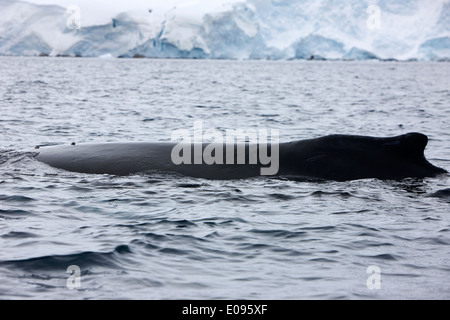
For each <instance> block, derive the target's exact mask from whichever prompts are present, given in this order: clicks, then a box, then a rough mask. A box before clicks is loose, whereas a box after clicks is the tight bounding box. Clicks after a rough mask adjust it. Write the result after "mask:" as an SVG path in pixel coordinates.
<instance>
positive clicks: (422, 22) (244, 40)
mask: <svg viewBox="0 0 450 320" xmlns="http://www.w3.org/2000/svg"><path fill="white" fill-rule="evenodd" d="M70 4H71V5H75V6H77V7H78V8H79V27H78V28H75V27H73V26H74V25H73V24H72V25H71V24H70V23H68V22H69V19H71V18H72V17H71V14H73V12H69V11H68V6H69V5H70ZM0 55H13V56H24V55H25V56H33V55H35V56H37V55H42V56H80V57H116V58H118V57H149V58H198V59H307V60H311V59H314V60H324V59H326V60H330V59H331V60H367V59H379V60H386V59H396V60H446V61H447V60H450V0H433V1H425V0H378V1H354V0H341V1H337V0H316V1H306V0H234V1H233V0H154V1H139V0H138V1H117V2H116V1H114V2H112V1H106V0H102V1H87V0H72V1H69V0H66V1H56V0H29V1H28V2H26V1H20V0H1V1H0Z"/></svg>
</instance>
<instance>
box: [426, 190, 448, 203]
mask: <svg viewBox="0 0 450 320" xmlns="http://www.w3.org/2000/svg"><path fill="white" fill-rule="evenodd" d="M429 197H432V198H439V199H444V200H448V201H450V188H447V189H442V190H438V191H436V192H434V193H432V194H430V195H429Z"/></svg>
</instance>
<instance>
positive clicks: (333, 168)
mask: <svg viewBox="0 0 450 320" xmlns="http://www.w3.org/2000/svg"><path fill="white" fill-rule="evenodd" d="M427 143H428V138H427V136H425V135H423V134H421V133H408V134H404V135H400V136H396V137H389V138H378V137H368V136H353V135H330V136H325V137H320V138H315V139H308V140H300V141H293V142H288V143H280V144H279V170H278V172H277V174H276V175H277V176H286V177H295V178H297V179H302V178H305V179H318V180H336V181H345V180H355V179H364V178H378V179H403V178H408V177H417V178H423V177H431V176H436V175H438V174H441V173H446V172H447V171H446V170H444V169H442V168H438V167H436V166H434V165H432V164H431V163H429V162H428V161H427V160H426V158H425V156H424V149H425V147H426V145H427ZM175 145H176V143H172V142H168V143H165V142H160V143H145V142H135V143H101V144H79V145H78V144H77V145H67V146H52V147H41V148H39V149H38V152H39V154H38V155H37V156H36V159H37V160H39V161H42V162H45V163H47V164H49V165H51V166H53V167H56V168H60V169H64V170H68V171H74V172H82V173H97V174H105V173H106V174H113V175H129V174H133V173H140V172H146V171H152V172H153V171H156V172H175V173H179V174H182V175H185V176H191V177H198V178H206V179H242V178H249V177H254V176H259V175H261V173H260V168H261V167H269V166H270V165H261V164H260V163H259V161H258V164H248V157H246V160H247V161H246V164H211V165H207V164H205V163H203V164H179V165H175V164H174V163H173V162H172V159H171V151H172V149H173V147H174V146H175ZM206 145H207V144H204V145H203V148H204V147H205V146H206ZM248 147H249V146H248V145H246V150H247V152H248ZM193 148H194V147H193ZM193 148H192V157H193V154H194V151H193V150H194V149H193ZM223 150H224V154H225V153H226V148H225V147H224V148H223ZM269 150H270V146H269ZM235 151H236V149H235ZM234 154H235V157H236V155H237V152H235V153H234ZM269 155H270V153H269ZM274 160H275V159H274V158H272V161H274ZM192 163H193V162H192ZM234 163H236V161H235V162H234Z"/></svg>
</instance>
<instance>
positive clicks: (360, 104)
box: [0, 57, 450, 300]
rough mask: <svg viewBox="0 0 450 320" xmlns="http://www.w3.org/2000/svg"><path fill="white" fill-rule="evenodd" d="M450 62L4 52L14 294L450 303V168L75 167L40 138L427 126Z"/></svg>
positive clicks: (1, 190) (4, 165) (8, 253)
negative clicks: (221, 170)
mask: <svg viewBox="0 0 450 320" xmlns="http://www.w3.org/2000/svg"><path fill="white" fill-rule="evenodd" d="M449 83H450V64H449V63H444V62H441V63H435V62H394V61H391V62H380V61H366V62H356V61H354V62H351V61H341V62H338V61H229V60H154V59H90V58H48V57H47V58H38V57H35V58H31V57H29V58H26V57H0V150H1V151H0V299H249V300H251V299H289V300H290V299H450V185H449V184H450V180H449V175H441V176H438V177H434V178H426V179H405V180H399V181H381V180H377V179H363V180H355V181H348V182H333V181H329V182H312V181H295V180H287V179H281V178H271V177H257V178H252V179H243V180H227V181H219V180H203V179H195V178H188V177H182V176H175V175H170V174H163V173H152V174H148V173H147V174H145V173H142V174H135V175H130V176H113V175H95V174H81V173H73V172H67V171H63V170H59V169H55V168H52V167H50V166H47V165H46V164H43V163H40V162H38V161H36V160H35V159H34V155H35V154H36V151H38V150H35V149H34V147H35V146H36V145H40V146H45V145H53V144H71V143H72V142H76V143H77V144H78V143H87V142H127V141H148V142H151V141H168V140H170V138H171V134H172V132H173V131H174V130H177V129H188V130H190V129H192V127H193V125H194V122H195V121H198V120H201V121H202V123H203V127H204V128H203V129H205V130H207V129H218V130H226V129H237V128H243V129H248V128H268V129H277V130H279V133H280V141H282V142H285V141H291V140H297V139H307V138H313V137H319V136H323V135H327V134H335V133H339V134H358V135H369V136H380V137H385V136H394V135H399V134H403V133H407V132H422V133H424V134H426V135H428V137H429V143H428V146H427V148H426V150H425V154H426V156H427V158H428V159H429V160H430V162H432V163H433V164H435V165H437V166H440V167H443V168H446V169H450V143H449V141H450V130H449V128H450V86H449Z"/></svg>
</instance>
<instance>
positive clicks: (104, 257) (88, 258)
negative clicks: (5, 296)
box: [0, 245, 131, 273]
mask: <svg viewBox="0 0 450 320" xmlns="http://www.w3.org/2000/svg"><path fill="white" fill-rule="evenodd" d="M127 253H131V249H130V248H129V246H128V245H119V246H117V247H116V248H115V249H114V250H113V251H110V252H91V251H85V252H80V253H76V254H68V255H50V256H42V257H35V258H29V259H23V260H7V261H0V266H3V267H7V268H17V269H21V270H25V271H29V272H32V273H33V272H36V271H42V270H46V271H61V270H66V268H67V267H68V266H70V265H77V266H79V267H80V268H81V270H86V268H89V267H94V266H98V267H109V268H119V267H120V264H119V261H118V255H122V254H127Z"/></svg>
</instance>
